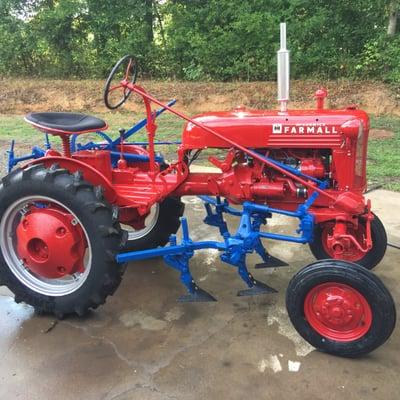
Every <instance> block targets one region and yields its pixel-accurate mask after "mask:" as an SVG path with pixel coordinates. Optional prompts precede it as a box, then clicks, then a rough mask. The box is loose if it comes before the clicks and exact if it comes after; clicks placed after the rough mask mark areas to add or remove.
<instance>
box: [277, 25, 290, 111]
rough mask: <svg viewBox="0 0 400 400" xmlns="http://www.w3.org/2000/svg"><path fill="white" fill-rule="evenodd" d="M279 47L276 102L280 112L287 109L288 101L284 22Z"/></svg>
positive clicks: (287, 59)
mask: <svg viewBox="0 0 400 400" xmlns="http://www.w3.org/2000/svg"><path fill="white" fill-rule="evenodd" d="M280 29H281V48H280V49H279V50H278V102H279V105H280V111H281V112H282V113H284V112H286V111H287V104H288V101H289V73H290V61H289V50H287V48H286V23H284V22H283V23H281V24H280Z"/></svg>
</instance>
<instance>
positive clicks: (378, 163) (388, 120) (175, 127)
mask: <svg viewBox="0 0 400 400" xmlns="http://www.w3.org/2000/svg"><path fill="white" fill-rule="evenodd" d="M96 115H97V116H98V117H100V118H103V119H105V120H106V121H107V122H108V123H109V125H110V128H109V130H108V133H109V134H110V135H111V136H112V137H117V136H118V129H119V128H129V127H130V126H131V125H132V124H133V123H135V122H137V121H139V120H140V119H141V118H143V115H140V114H136V116H134V118H132V113H103V114H96ZM157 121H158V125H159V129H158V132H157V140H167V141H176V140H180V138H181V132H182V128H183V123H182V121H181V120H179V119H177V118H176V117H174V116H173V115H170V114H167V113H165V114H163V115H162V116H160V117H159V118H158V119H157ZM371 127H372V128H377V129H387V130H390V131H392V132H393V133H394V135H393V137H389V138H381V139H371V140H370V142H369V151H368V163H367V167H368V181H369V183H370V185H374V184H382V185H383V187H384V188H386V189H390V190H395V191H400V118H399V117H394V116H379V117H372V119H371ZM11 139H15V140H16V142H17V145H16V152H17V154H18V143H20V144H21V145H22V146H21V147H22V148H23V149H24V152H25V151H26V148H27V146H28V145H33V144H37V145H41V144H42V142H43V135H41V133H40V132H38V131H37V130H35V129H33V128H31V127H30V126H29V125H28V124H27V123H25V122H24V120H23V117H22V116H21V115H0V145H1V151H3V152H4V151H5V150H7V149H8V146H9V142H10V141H11ZM82 139H83V138H82ZM89 139H90V140H93V139H95V135H85V138H84V139H83V140H82V141H83V142H86V140H89ZM52 140H56V141H58V139H57V138H55V139H52ZM134 140H137V141H144V140H146V133H145V130H141V131H139V132H138V133H137V134H136V135H135V136H134ZM78 142H79V140H78ZM158 150H159V151H161V152H163V153H164V154H165V155H166V156H167V158H168V159H171V158H172V157H173V154H174V151H175V147H174V146H159V149H158Z"/></svg>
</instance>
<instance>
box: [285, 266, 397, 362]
mask: <svg viewBox="0 0 400 400" xmlns="http://www.w3.org/2000/svg"><path fill="white" fill-rule="evenodd" d="M286 307H287V311H288V314H289V318H290V320H291V321H292V324H293V326H294V327H295V328H296V330H297V332H298V333H299V334H300V335H301V336H302V337H303V338H304V339H305V340H306V341H307V342H309V343H310V344H311V345H313V346H314V347H316V348H317V349H318V350H320V351H324V352H327V353H330V354H333V355H337V356H342V357H358V356H361V355H364V354H367V353H369V352H371V351H373V350H374V349H376V348H377V347H379V346H381V345H382V344H383V343H384V342H386V340H387V339H388V338H389V337H390V335H391V333H392V332H393V329H394V327H395V323H396V309H395V305H394V302H393V298H392V296H391V294H390V293H389V291H388V290H387V289H386V287H385V285H384V284H383V283H382V281H381V280H380V279H379V278H378V277H377V276H376V275H374V274H373V273H372V272H370V271H368V270H366V269H365V268H363V267H360V266H358V265H357V264H354V263H349V262H345V261H339V260H324V261H318V262H315V263H313V264H310V265H308V266H306V267H304V268H303V269H301V270H300V271H299V272H297V274H296V275H294V276H293V278H292V279H291V281H290V283H289V285H288V288H287V291H286Z"/></svg>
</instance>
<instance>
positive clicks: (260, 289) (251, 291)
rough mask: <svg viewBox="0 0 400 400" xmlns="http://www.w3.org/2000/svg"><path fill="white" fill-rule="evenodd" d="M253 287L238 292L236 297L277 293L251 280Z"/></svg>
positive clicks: (269, 287) (261, 283)
mask: <svg viewBox="0 0 400 400" xmlns="http://www.w3.org/2000/svg"><path fill="white" fill-rule="evenodd" d="M253 283H254V285H253V286H252V287H251V288H248V289H243V290H239V291H238V293H237V295H238V296H255V295H258V294H264V293H278V291H277V290H276V289H274V288H272V287H271V286H268V285H266V284H265V283H263V282H260V281H258V280H256V279H254V280H253Z"/></svg>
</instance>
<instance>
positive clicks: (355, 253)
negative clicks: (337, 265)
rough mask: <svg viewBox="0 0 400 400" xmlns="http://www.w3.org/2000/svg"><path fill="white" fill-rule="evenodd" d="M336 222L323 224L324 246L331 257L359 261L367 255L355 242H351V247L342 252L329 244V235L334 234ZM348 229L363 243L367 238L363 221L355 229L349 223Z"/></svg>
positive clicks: (322, 238) (322, 237)
mask: <svg viewBox="0 0 400 400" xmlns="http://www.w3.org/2000/svg"><path fill="white" fill-rule="evenodd" d="M334 226H335V223H334V222H327V223H325V224H324V225H323V226H322V232H321V241H322V247H323V249H324V251H325V253H327V254H328V255H329V257H331V258H338V259H340V260H345V261H352V262H357V261H360V260H361V259H362V258H363V257H365V253H363V252H362V251H361V250H360V249H358V248H357V247H356V246H355V245H354V243H351V245H350V248H348V249H344V250H343V251H341V252H335V251H334V250H333V249H332V248H331V247H329V246H328V237H329V236H330V235H332V232H333V227H334ZM347 231H348V233H349V234H350V235H353V236H354V237H355V238H356V239H357V241H358V242H359V243H363V242H364V239H365V226H364V225H363V224H361V223H359V224H358V229H357V230H355V229H354V226H353V225H352V224H348V226H347Z"/></svg>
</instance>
